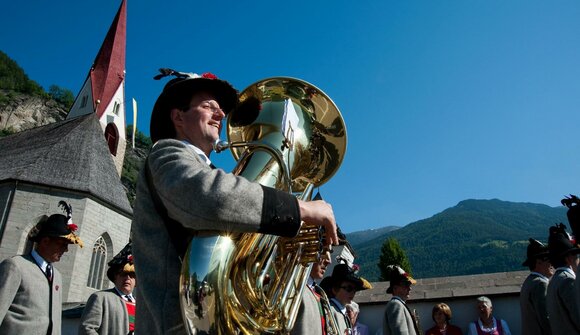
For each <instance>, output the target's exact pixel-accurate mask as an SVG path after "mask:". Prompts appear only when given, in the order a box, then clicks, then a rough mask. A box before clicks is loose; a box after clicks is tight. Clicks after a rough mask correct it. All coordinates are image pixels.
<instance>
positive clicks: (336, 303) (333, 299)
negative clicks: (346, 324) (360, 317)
mask: <svg viewBox="0 0 580 335" xmlns="http://www.w3.org/2000/svg"><path fill="white" fill-rule="evenodd" d="M330 300H332V301H333V302H334V304H335V305H336V307H338V309H340V312H341V313H342V314H344V315H346V307H344V306H343V305H342V304H341V303H340V301H338V300H336V299H335V298H331V299H330Z"/></svg>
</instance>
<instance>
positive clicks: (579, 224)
mask: <svg viewBox="0 0 580 335" xmlns="http://www.w3.org/2000/svg"><path fill="white" fill-rule="evenodd" d="M561 203H562V205H564V206H566V207H568V212H567V213H566V216H567V217H568V223H569V224H570V229H572V234H573V235H574V236H575V237H576V238H580V199H578V197H577V196H575V195H573V194H570V196H567V197H565V198H564V199H562V201H561Z"/></svg>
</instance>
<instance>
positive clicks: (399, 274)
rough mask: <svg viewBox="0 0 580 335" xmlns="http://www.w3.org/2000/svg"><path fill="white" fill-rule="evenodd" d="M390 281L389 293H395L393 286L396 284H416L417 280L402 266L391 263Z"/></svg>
mask: <svg viewBox="0 0 580 335" xmlns="http://www.w3.org/2000/svg"><path fill="white" fill-rule="evenodd" d="M388 269H389V282H390V286H389V288H387V293H393V287H394V286H395V285H400V284H402V283H406V284H409V285H411V284H413V285H414V284H416V283H417V281H416V280H415V279H413V277H411V275H410V274H408V273H407V272H405V270H403V269H402V268H401V267H400V266H398V265H389V266H388Z"/></svg>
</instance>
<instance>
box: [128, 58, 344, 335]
mask: <svg viewBox="0 0 580 335" xmlns="http://www.w3.org/2000/svg"><path fill="white" fill-rule="evenodd" d="M166 76H174V77H176V78H174V79H172V80H170V81H169V82H168V83H167V84H166V85H165V88H164V89H163V92H162V93H161V94H160V95H159V97H158V99H157V101H156V103H155V106H154V107H153V112H152V115H151V131H150V134H151V139H152V141H153V142H154V145H153V148H152V149H151V151H150V153H149V156H148V158H147V161H146V163H145V166H144V168H143V169H142V172H141V175H140V177H139V181H138V183H137V197H136V200H135V208H134V218H133V224H132V241H133V255H134V259H135V269H136V274H137V277H138V278H139V297H138V298H139V304H137V314H136V328H137V329H145V330H146V331H147V333H148V334H183V333H185V326H184V321H183V319H182V316H181V311H180V308H179V305H180V303H179V278H180V267H181V262H180V257H181V256H183V255H184V253H185V247H184V246H187V244H188V242H189V240H190V239H191V237H192V236H193V235H202V236H207V235H212V234H213V235H214V236H215V235H216V234H219V233H220V232H258V233H264V234H272V235H278V236H289V237H293V236H295V235H296V234H297V233H298V231H299V228H300V225H301V221H304V222H307V223H309V224H312V225H316V226H324V227H325V228H326V234H327V237H328V238H327V241H329V243H330V244H337V242H338V238H337V236H336V224H335V219H334V214H333V211H332V207H331V206H330V205H329V204H327V203H326V202H324V201H322V200H320V201H311V202H303V201H300V200H298V199H297V198H296V197H295V196H294V195H292V194H290V193H287V192H283V191H280V190H276V189H273V188H269V187H264V186H261V185H260V184H258V183H255V182H250V181H248V180H247V179H245V178H243V177H239V176H235V175H233V174H231V173H226V172H224V171H223V170H220V169H215V168H213V165H212V164H211V161H210V154H211V152H212V150H213V146H214V143H215V142H216V141H217V140H218V139H219V134H220V130H221V128H222V120H223V118H224V117H225V116H226V114H228V113H229V112H231V111H232V110H233V109H234V108H235V107H236V104H237V100H238V99H237V92H236V90H235V89H234V88H233V87H232V86H231V85H230V84H229V83H228V82H226V81H223V80H220V79H218V78H217V77H216V76H215V75H213V74H210V73H205V74H202V75H197V74H191V73H183V72H177V71H174V70H170V69H162V70H161V74H160V75H158V76H157V77H156V79H160V78H163V77H166Z"/></svg>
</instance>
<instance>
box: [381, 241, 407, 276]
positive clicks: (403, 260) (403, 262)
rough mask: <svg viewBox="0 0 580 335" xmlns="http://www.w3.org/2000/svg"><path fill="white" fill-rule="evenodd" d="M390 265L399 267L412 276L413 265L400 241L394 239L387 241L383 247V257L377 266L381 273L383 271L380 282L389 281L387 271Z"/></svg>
mask: <svg viewBox="0 0 580 335" xmlns="http://www.w3.org/2000/svg"><path fill="white" fill-rule="evenodd" d="M389 265H398V266H400V267H401V268H402V269H403V270H405V272H407V273H409V274H411V263H410V262H409V258H408V257H407V254H406V253H405V250H403V248H402V247H401V245H400V244H399V241H397V240H396V239H395V238H392V237H389V238H388V239H386V240H385V242H383V246H382V247H381V257H380V258H379V264H377V266H378V267H379V271H381V276H380V277H379V280H380V281H387V280H389V272H388V270H387V266H389Z"/></svg>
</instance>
